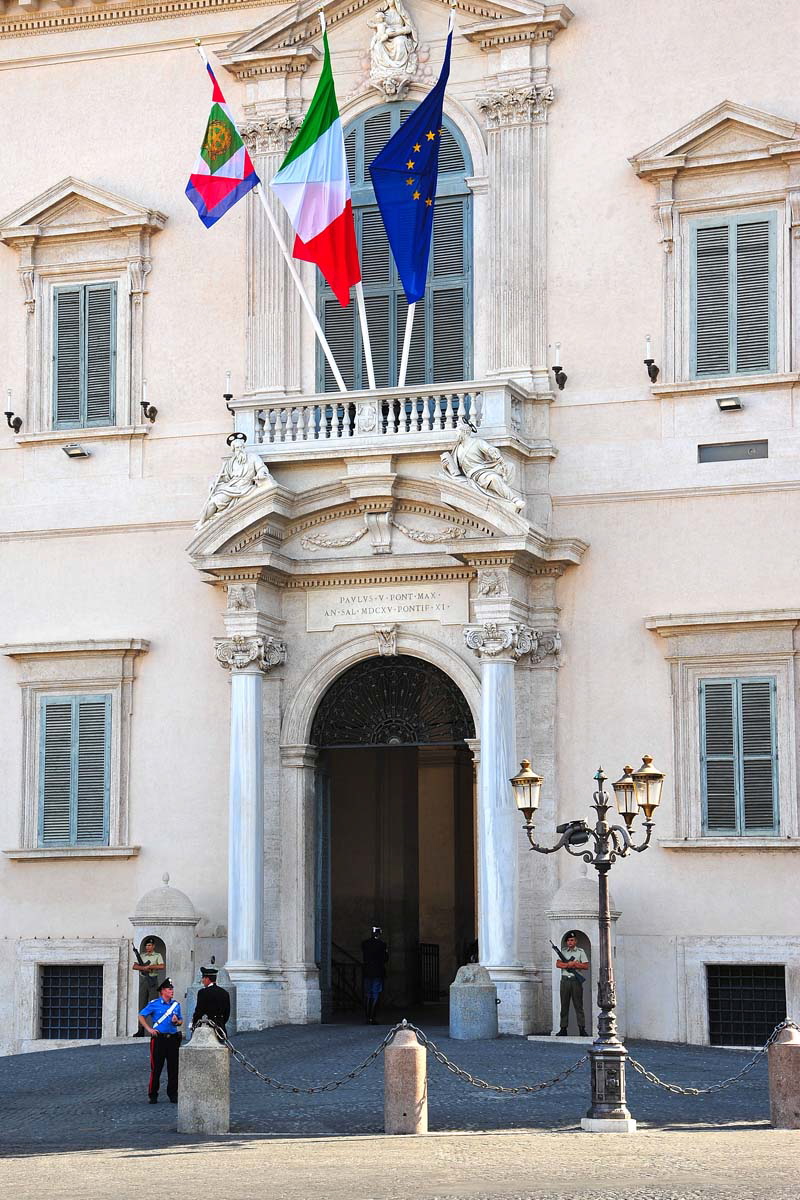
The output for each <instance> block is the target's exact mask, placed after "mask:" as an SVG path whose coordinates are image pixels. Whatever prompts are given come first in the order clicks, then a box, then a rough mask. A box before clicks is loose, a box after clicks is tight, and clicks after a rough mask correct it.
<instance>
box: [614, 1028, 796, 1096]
mask: <svg viewBox="0 0 800 1200" xmlns="http://www.w3.org/2000/svg"><path fill="white" fill-rule="evenodd" d="M784 1029H800V1025H798V1024H797V1023H796V1022H795V1021H792V1020H789V1019H787V1020H786V1021H781V1023H780V1025H776V1026H775V1028H774V1029H773V1031H772V1033H771V1034H770V1035H769V1037H768V1038H767V1040H766V1042H765V1043H764V1045H763V1046H762V1047H761V1049H760V1050H756V1052H755V1054H754V1055H753V1057H752V1058H751V1059H750V1061H749V1062H748V1063H746V1064H745V1066H743V1067H742V1069H741V1071H739V1072H738V1074H736V1075H730V1076H729V1077H728V1078H727V1079H721V1080H720V1081H719V1083H712V1084H709V1086H708V1087H701V1088H694V1087H681V1085H680V1084H679V1083H666V1082H665V1081H664V1080H663V1079H659V1077H658V1076H657V1075H654V1074H653V1072H652V1071H648V1070H647V1067H645V1066H643V1065H642V1063H640V1062H637V1061H636V1059H635V1058H631V1057H630V1055H629V1056H628V1062H629V1063H630V1065H631V1066H632V1067H633V1069H634V1071H637V1072H638V1073H639V1074H640V1075H643V1076H644V1078H645V1079H646V1080H647V1082H648V1083H652V1084H653V1085H654V1086H655V1087H660V1088H663V1090H664V1091H665V1092H673V1093H674V1094H675V1095H677V1096H708V1095H709V1094H710V1093H711V1092H721V1091H722V1090H723V1088H729V1087H732V1086H733V1084H734V1083H738V1082H739V1080H740V1079H743V1078H744V1077H745V1075H747V1074H748V1073H749V1072H750V1071H752V1069H753V1067H754V1066H755V1065H756V1063H757V1062H758V1060H759V1059H760V1058H761V1057H762V1056H763V1055H764V1054H766V1053H767V1050H769V1048H770V1046H771V1045H772V1043H773V1042H774V1041H775V1040H776V1038H777V1037H778V1035H779V1034H780V1033H782V1032H783V1030H784Z"/></svg>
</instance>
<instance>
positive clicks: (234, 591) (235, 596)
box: [228, 584, 256, 612]
mask: <svg viewBox="0 0 800 1200" xmlns="http://www.w3.org/2000/svg"><path fill="white" fill-rule="evenodd" d="M255 606H256V589H255V588H254V587H249V586H246V585H244V584H242V585H238V584H237V586H235V587H229V588H228V608H229V609H230V610H231V611H232V612H244V611H246V610H248V609H251V610H252V609H254V608H255Z"/></svg>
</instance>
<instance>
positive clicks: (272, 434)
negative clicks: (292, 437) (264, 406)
mask: <svg viewBox="0 0 800 1200" xmlns="http://www.w3.org/2000/svg"><path fill="white" fill-rule="evenodd" d="M267 420H268V422H269V440H270V442H274V441H275V421H276V414H275V409H274V408H270V409H268V410H267Z"/></svg>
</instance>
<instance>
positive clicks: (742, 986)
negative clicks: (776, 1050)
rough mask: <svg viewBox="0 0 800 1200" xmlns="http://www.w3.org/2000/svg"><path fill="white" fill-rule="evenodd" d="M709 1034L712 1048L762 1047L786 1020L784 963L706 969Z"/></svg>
mask: <svg viewBox="0 0 800 1200" xmlns="http://www.w3.org/2000/svg"><path fill="white" fill-rule="evenodd" d="M706 979H707V983H708V1033H709V1041H710V1042H711V1045H712V1046H763V1044H764V1042H765V1041H766V1040H767V1038H768V1037H769V1035H770V1034H771V1033H772V1031H773V1029H774V1028H775V1026H776V1025H779V1024H780V1023H781V1021H785V1020H786V979H785V970H784V967H783V964H782V963H780V964H779V963H775V964H773V963H765V964H763V965H762V964H760V963H759V964H756V965H754V966H750V965H745V964H740V963H731V964H730V965H728V964H726V963H723V964H717V963H714V964H711V963H709V964H708V965H707V966H706Z"/></svg>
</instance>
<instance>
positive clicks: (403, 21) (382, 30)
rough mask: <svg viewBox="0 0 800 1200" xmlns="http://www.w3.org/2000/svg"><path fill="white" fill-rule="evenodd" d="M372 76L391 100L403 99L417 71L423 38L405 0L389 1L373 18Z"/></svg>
mask: <svg viewBox="0 0 800 1200" xmlns="http://www.w3.org/2000/svg"><path fill="white" fill-rule="evenodd" d="M367 24H368V26H369V28H370V29H374V30H375V32H374V33H373V35H372V40H371V42H370V44H369V58H370V67H369V78H370V83H371V84H372V86H373V87H374V88H375V89H376V90H377V91H379V92H381V93H382V95H384V96H385V97H386V99H387V100H399V99H400V97H401V96H402V95H403V93H404V92H405V90H406V88H407V87H408V85H409V83H410V82H411V80H412V79H413V78H414V76H415V75H416V73H417V51H418V49H419V39H418V38H417V31H416V29H415V28H414V26H413V24H412V23H411V18H410V17H409V15H408V13H407V12H406V10H405V7H404V5H403V0H385V3H384V4H382V5H381V7H380V8H379V9H378V11H377V13H376V14H375V17H374V18H373V20H371V21H368V22H367Z"/></svg>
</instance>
